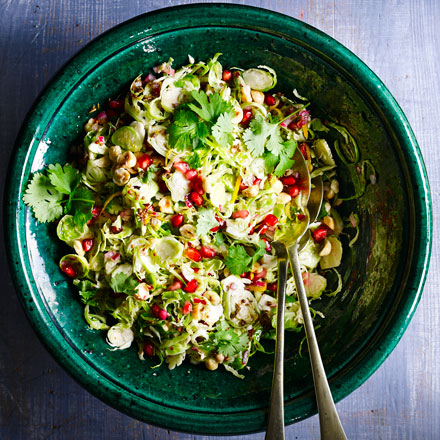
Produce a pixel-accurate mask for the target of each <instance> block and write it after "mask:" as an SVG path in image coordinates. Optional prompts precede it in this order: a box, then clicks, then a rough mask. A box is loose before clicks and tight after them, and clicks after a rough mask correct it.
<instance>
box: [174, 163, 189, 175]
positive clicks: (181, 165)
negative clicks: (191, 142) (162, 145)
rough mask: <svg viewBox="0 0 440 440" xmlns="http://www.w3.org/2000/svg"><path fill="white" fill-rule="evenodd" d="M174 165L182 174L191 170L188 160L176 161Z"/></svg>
mask: <svg viewBox="0 0 440 440" xmlns="http://www.w3.org/2000/svg"><path fill="white" fill-rule="evenodd" d="M173 167H174V168H175V169H176V170H178V171H180V172H181V173H182V174H185V173H186V172H187V171H188V170H189V165H188V164H187V163H186V162H176V163H175V164H174V165H173Z"/></svg>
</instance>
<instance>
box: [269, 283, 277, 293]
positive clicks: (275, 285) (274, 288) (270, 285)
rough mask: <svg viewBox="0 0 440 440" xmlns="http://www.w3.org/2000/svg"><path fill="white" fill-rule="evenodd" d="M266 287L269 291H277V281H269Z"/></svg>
mask: <svg viewBox="0 0 440 440" xmlns="http://www.w3.org/2000/svg"><path fill="white" fill-rule="evenodd" d="M267 289H268V290H270V291H271V292H276V291H277V283H269V284H268V285H267Z"/></svg>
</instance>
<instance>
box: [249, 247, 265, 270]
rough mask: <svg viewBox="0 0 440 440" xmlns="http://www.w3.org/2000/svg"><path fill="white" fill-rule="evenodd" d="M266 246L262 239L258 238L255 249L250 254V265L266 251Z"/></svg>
mask: <svg viewBox="0 0 440 440" xmlns="http://www.w3.org/2000/svg"><path fill="white" fill-rule="evenodd" d="M266 246H267V245H266V243H265V242H264V241H263V240H260V241H259V242H258V243H257V250H256V251H255V253H254V255H252V266H253V265H254V263H256V262H257V261H258V260H259V259H260V258H261V257H262V256H263V255H264V254H265V253H266ZM252 266H251V267H252Z"/></svg>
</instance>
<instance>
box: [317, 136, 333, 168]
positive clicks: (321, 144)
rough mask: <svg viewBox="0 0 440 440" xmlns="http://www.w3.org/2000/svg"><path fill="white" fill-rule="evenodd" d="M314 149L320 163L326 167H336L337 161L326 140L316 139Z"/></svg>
mask: <svg viewBox="0 0 440 440" xmlns="http://www.w3.org/2000/svg"><path fill="white" fill-rule="evenodd" d="M313 149H314V150H315V154H316V157H317V158H318V160H319V161H321V162H322V163H324V164H325V165H333V166H335V165H336V164H335V160H334V159H333V155H332V151H331V150H330V147H329V146H328V143H327V141H326V140H325V139H316V141H315V142H314V143H313Z"/></svg>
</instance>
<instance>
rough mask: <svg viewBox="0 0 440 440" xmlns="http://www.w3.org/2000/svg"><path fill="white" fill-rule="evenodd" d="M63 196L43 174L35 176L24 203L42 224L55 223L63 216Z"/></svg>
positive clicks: (24, 197)
mask: <svg viewBox="0 0 440 440" xmlns="http://www.w3.org/2000/svg"><path fill="white" fill-rule="evenodd" d="M62 198H63V195H62V194H60V193H59V192H58V191H57V190H56V188H55V187H54V186H53V185H52V184H51V183H50V180H49V178H48V177H46V176H44V175H43V174H41V173H36V174H34V176H33V178H32V180H31V181H30V182H29V185H28V187H27V189H26V192H25V193H24V196H23V201H24V203H26V205H28V206H29V207H30V208H32V210H33V212H34V214H35V217H36V219H37V220H38V221H40V222H42V223H46V222H53V221H54V220H56V219H57V218H59V217H61V216H62V214H63V207H62V205H61V200H62Z"/></svg>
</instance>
